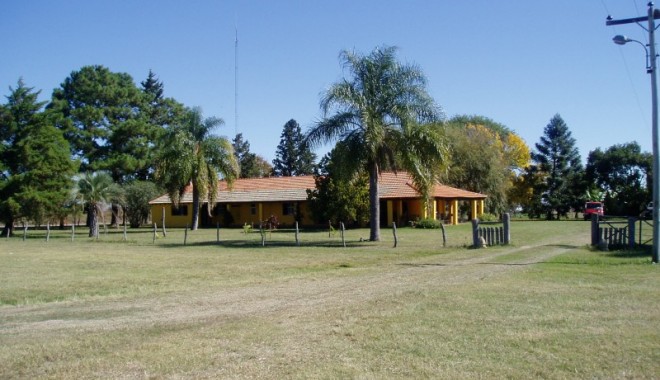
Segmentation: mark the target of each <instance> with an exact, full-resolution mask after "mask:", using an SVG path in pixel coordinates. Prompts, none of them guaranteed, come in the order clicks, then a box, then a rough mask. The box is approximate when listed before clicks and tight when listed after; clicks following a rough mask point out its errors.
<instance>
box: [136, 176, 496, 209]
mask: <svg viewBox="0 0 660 380" xmlns="http://www.w3.org/2000/svg"><path fill="white" fill-rule="evenodd" d="M314 188H315V182H314V177H313V176H299V177H266V178H243V179H237V180H236V181H234V184H233V186H232V188H231V189H228V188H227V182H225V181H219V182H218V190H219V196H218V202H220V203H245V202H299V201H305V200H307V189H310V190H313V189H314ZM378 192H379V196H380V198H381V199H395V198H419V197H420V194H419V192H418V191H417V190H416V189H415V187H414V186H413V181H412V177H411V176H410V174H408V173H406V172H398V173H393V172H383V173H382V174H381V176H380V178H379V179H378ZM431 195H432V196H433V197H434V198H447V199H485V198H486V195H484V194H479V193H474V192H471V191H467V190H461V189H457V188H454V187H451V186H446V185H441V184H437V185H436V186H435V188H434V189H433V193H432V194H431ZM168 203H171V200H170V197H169V196H168V195H167V194H164V195H161V196H160V197H158V198H156V199H153V200H152V201H150V202H149V204H168ZM181 203H192V190H191V189H186V192H185V193H184V195H183V197H181Z"/></svg>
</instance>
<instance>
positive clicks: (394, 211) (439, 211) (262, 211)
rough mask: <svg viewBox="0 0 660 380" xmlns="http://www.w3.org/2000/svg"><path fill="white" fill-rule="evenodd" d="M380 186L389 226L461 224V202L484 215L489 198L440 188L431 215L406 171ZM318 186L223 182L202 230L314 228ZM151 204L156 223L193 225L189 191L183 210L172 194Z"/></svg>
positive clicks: (297, 180) (275, 180)
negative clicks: (311, 204)
mask: <svg viewBox="0 0 660 380" xmlns="http://www.w3.org/2000/svg"><path fill="white" fill-rule="evenodd" d="M378 186H379V187H378V190H379V197H380V203H381V204H380V206H381V224H382V225H383V226H391V225H392V222H396V223H397V224H398V225H404V224H405V223H407V222H408V221H412V220H416V219H417V218H429V217H432V218H435V219H442V220H444V221H445V222H447V223H450V224H458V222H459V214H460V210H459V205H460V203H467V204H468V205H469V210H470V215H471V216H472V215H474V216H478V215H481V214H483V212H484V200H485V199H486V195H484V194H479V193H474V192H470V191H466V190H461V189H457V188H454V187H450V186H445V185H441V184H437V185H436V186H435V187H434V189H433V191H432V193H431V198H432V201H431V205H430V207H429V208H428V210H429V213H430V215H428V214H427V211H426V210H427V208H426V207H424V202H423V199H422V198H421V194H420V193H419V192H418V191H417V190H416V189H415V187H414V185H413V181H412V177H411V176H410V175H409V174H408V173H406V172H398V173H393V172H383V173H382V174H381V177H380V178H379V182H378ZM314 188H315V182H314V177H313V176H299V177H267V178H246V179H237V180H236V181H234V184H233V186H232V187H231V189H230V188H228V187H227V183H226V182H225V181H219V182H218V201H217V203H216V204H215V205H214V206H213V209H212V212H211V216H209V213H208V205H207V204H203V205H202V206H201V212H200V221H199V222H200V225H201V226H216V225H218V224H219V225H221V226H225V227H228V226H236V227H238V226H243V225H244V224H246V223H247V224H249V225H254V226H256V225H258V224H259V222H260V221H264V220H267V219H268V218H269V217H271V216H275V217H277V219H278V221H279V223H280V224H281V225H287V226H291V225H293V224H294V223H295V221H296V220H298V221H299V223H300V225H313V224H314V221H313V219H312V217H311V213H310V211H309V209H308V207H307V190H308V189H309V190H313V189H314ZM149 204H150V205H151V217H152V220H154V222H156V223H158V222H160V221H161V220H163V219H164V220H165V224H166V226H168V227H185V226H186V225H190V224H192V220H191V218H192V189H186V191H185V192H184V194H183V196H182V197H181V202H180V205H179V207H173V205H172V201H171V200H170V198H169V196H168V195H167V194H165V195H162V196H160V197H158V198H156V199H153V200H152V201H150V202H149ZM163 214H164V215H165V217H164V218H163Z"/></svg>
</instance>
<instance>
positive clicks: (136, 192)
mask: <svg viewBox="0 0 660 380" xmlns="http://www.w3.org/2000/svg"><path fill="white" fill-rule="evenodd" d="M158 194H159V191H158V188H157V186H156V185H155V184H154V183H153V182H148V181H134V182H131V183H129V184H127V185H125V186H124V202H123V204H122V208H123V209H124V211H125V212H126V215H127V217H128V221H129V223H130V225H131V228H138V227H140V225H142V224H143V223H145V222H146V221H147V218H149V212H150V211H151V209H150V207H149V201H150V200H152V199H154V198H155V197H156V196H158Z"/></svg>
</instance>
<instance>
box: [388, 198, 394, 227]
mask: <svg viewBox="0 0 660 380" xmlns="http://www.w3.org/2000/svg"><path fill="white" fill-rule="evenodd" d="M393 221H394V205H393V204H392V201H391V200H388V201H387V225H388V226H391V225H392V222H393Z"/></svg>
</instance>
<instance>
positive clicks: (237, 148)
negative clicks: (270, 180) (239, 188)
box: [232, 133, 273, 178]
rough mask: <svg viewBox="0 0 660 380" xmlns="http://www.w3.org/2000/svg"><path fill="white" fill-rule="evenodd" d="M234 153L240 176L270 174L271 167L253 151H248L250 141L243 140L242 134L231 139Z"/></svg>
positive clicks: (259, 176)
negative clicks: (264, 163)
mask: <svg viewBox="0 0 660 380" xmlns="http://www.w3.org/2000/svg"><path fill="white" fill-rule="evenodd" d="M232 145H233V146H234V155H235V156H236V160H237V161H238V165H239V166H240V169H241V175H240V178H261V177H267V176H269V175H271V173H272V171H273V168H272V167H271V166H270V165H269V164H268V163H267V162H266V166H264V165H263V162H265V160H264V159H263V158H261V157H259V156H258V155H256V154H255V153H252V152H250V143H249V142H248V141H247V140H243V134H242V133H239V134H237V135H236V137H235V138H234V139H233V140H232Z"/></svg>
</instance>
